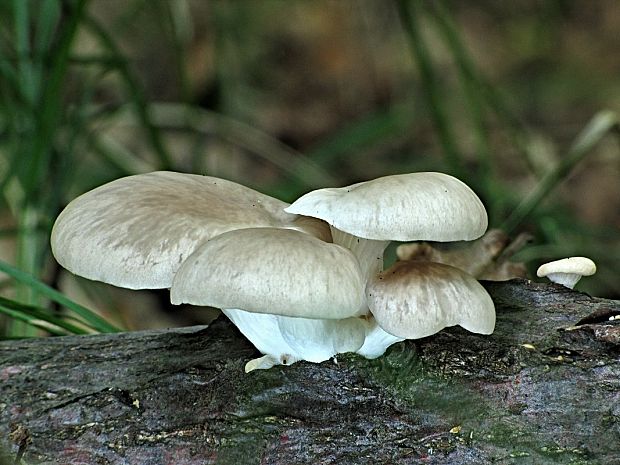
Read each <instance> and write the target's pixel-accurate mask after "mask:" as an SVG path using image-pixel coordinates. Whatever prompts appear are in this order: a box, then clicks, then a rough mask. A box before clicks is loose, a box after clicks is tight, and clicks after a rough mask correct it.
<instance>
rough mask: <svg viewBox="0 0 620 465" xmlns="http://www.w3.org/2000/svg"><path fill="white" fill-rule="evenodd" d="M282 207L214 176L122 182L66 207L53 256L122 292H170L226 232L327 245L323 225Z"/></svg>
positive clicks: (167, 175)
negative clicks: (295, 233)
mask: <svg viewBox="0 0 620 465" xmlns="http://www.w3.org/2000/svg"><path fill="white" fill-rule="evenodd" d="M287 205H288V204H286V203H285V202H282V201H280V200H277V199H274V198H272V197H269V196H267V195H264V194H261V193H260V192H257V191H255V190H252V189H250V188H248V187H245V186H242V185H240V184H237V183H234V182H231V181H227V180H225V179H219V178H215V177H209V176H200V175H194V174H182V173H174V172H165V171H159V172H153V173H148V174H139V175H135V176H128V177H125V178H121V179H117V180H115V181H112V182H109V183H107V184H105V185H103V186H100V187H97V188H96V189H93V190H91V191H89V192H87V193H85V194H83V195H81V196H80V197H78V198H76V199H75V200H73V201H72V202H71V203H69V205H68V206H67V207H66V208H65V209H64V210H63V211H62V212H61V213H60V215H59V216H58V218H57V219H56V222H55V224H54V227H53V229H52V236H51V246H52V253H53V254H54V257H56V260H57V261H58V263H60V264H61V265H62V266H63V267H65V268H66V269H68V270H69V271H71V272H72V273H74V274H77V275H80V276H83V277H85V278H89V279H93V280H97V281H103V282H106V283H108V284H113V285H115V286H119V287H125V288H129V289H158V288H169V287H170V286H171V284H172V278H173V276H174V274H175V273H176V270H177V269H178V267H179V266H180V265H181V263H183V262H184V261H185V259H187V257H189V255H190V254H191V253H192V252H193V251H194V249H195V248H196V247H197V246H198V245H200V244H202V243H203V242H204V241H206V240H208V239H210V238H211V237H214V236H217V235H218V234H221V233H223V232H226V231H231V230H234V229H241V228H248V227H261V226H269V227H284V228H293V229H302V230H307V231H309V232H310V233H312V234H314V235H317V236H318V237H321V238H322V239H324V240H331V238H330V232H329V230H328V228H327V226H326V225H325V224H321V223H322V222H320V221H316V220H314V219H311V218H307V219H303V220H302V221H300V218H299V217H298V216H297V215H291V214H288V213H286V212H284V211H283V209H284V208H285V207H286V206H287ZM309 220H314V221H312V222H310V221H309ZM298 221H300V222H299V223H298Z"/></svg>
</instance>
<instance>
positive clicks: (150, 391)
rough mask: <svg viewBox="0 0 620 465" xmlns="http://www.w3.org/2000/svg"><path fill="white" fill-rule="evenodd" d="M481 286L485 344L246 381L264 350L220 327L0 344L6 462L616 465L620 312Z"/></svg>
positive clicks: (296, 368) (406, 346)
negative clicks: (487, 327) (487, 302)
mask: <svg viewBox="0 0 620 465" xmlns="http://www.w3.org/2000/svg"><path fill="white" fill-rule="evenodd" d="M484 285H485V287H486V288H487V289H488V291H489V292H490V294H491V296H492V297H493V300H494V301H495V303H496V306H497V328H496V331H495V333H494V334H493V335H492V336H480V335H475V334H470V333H467V332H466V331H464V330H461V329H460V328H451V329H448V330H444V331H442V332H441V333H439V334H437V335H435V336H432V337H429V338H425V339H421V340H417V341H407V342H405V343H401V344H397V345H395V346H393V347H392V348H391V350H389V351H388V354H387V355H385V356H383V357H381V358H379V359H376V360H366V359H364V358H361V357H359V356H356V355H351V354H347V355H343V356H339V357H338V359H337V362H334V361H329V362H325V363H322V364H311V363H305V362H302V363H297V364H295V365H292V366H289V367H275V368H272V369H270V370H257V371H254V372H252V373H249V374H245V373H244V372H243V366H244V364H245V362H246V361H247V360H248V359H250V358H252V357H256V356H257V355H258V354H257V353H256V352H255V350H254V349H253V348H252V346H251V345H250V344H249V343H248V342H247V341H245V340H244V338H243V337H242V336H241V335H240V334H239V333H238V332H237V331H236V329H235V328H234V327H233V326H232V325H231V324H230V323H229V322H228V321H227V320H225V319H222V318H220V319H218V320H217V321H216V322H214V323H213V324H212V325H210V326H209V327H191V328H183V329H173V330H166V331H143V332H134V333H123V334H112V335H95V336H75V337H74V336H70V337H59V338H45V339H34V340H22V341H7V342H0V448H1V449H3V450H4V458H3V459H0V463H15V461H16V458H23V461H24V463H27V464H32V463H46V464H53V463H54V464H55V463H59V464H89V465H90V464H132V465H136V464H175V465H189V464H192V465H193V464H235V465H237V464H286V465H289V464H313V465H315V464H412V463H413V464H414V463H424V464H466V463H467V464H491V463H493V464H498V463H499V464H512V463H514V464H545V463H554V464H555V463H567V464H568V463H570V464H610V465H611V464H616V465H617V464H618V463H620V319H614V318H613V317H614V316H617V315H620V302H618V301H611V300H605V299H598V298H593V297H590V296H588V295H585V294H582V293H579V292H574V291H571V290H568V289H565V288H563V287H561V286H557V285H552V284H536V283H532V282H529V281H525V280H515V281H509V282H503V283H493V282H485V283H484ZM610 318H611V319H610ZM3 460H4V462H3Z"/></svg>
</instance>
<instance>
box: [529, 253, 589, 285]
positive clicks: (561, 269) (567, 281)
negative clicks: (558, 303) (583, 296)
mask: <svg viewBox="0 0 620 465" xmlns="http://www.w3.org/2000/svg"><path fill="white" fill-rule="evenodd" d="M594 273H596V265H595V264H594V262H593V261H592V260H590V259H589V258H586V257H569V258H563V259H561V260H555V261H553V262H549V263H545V264H544V265H541V266H540V267H538V270H537V271H536V276H538V277H539V278H543V277H547V279H549V280H550V281H552V282H554V283H557V284H562V285H563V286H566V287H568V288H570V289H572V288H574V287H575V285H576V284H577V282H579V280H580V279H581V277H582V276H591V275H593V274H594Z"/></svg>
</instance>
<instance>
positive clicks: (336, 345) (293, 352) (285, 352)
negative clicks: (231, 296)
mask: <svg viewBox="0 0 620 465" xmlns="http://www.w3.org/2000/svg"><path fill="white" fill-rule="evenodd" d="M222 312H223V313H224V314H225V315H226V316H227V317H228V318H229V319H230V320H231V321H232V322H233V323H234V325H235V326H236V327H237V328H238V329H239V331H241V332H242V333H243V335H244V336H245V337H247V338H248V339H249V340H250V342H251V343H252V344H254V346H255V347H256V348H257V349H258V350H259V351H260V352H261V353H263V354H265V356H264V357H261V358H258V359H255V360H251V361H250V362H248V364H247V365H246V368H245V369H246V372H247V371H252V370H256V369H263V368H271V367H272V366H274V365H292V364H293V363H295V362H298V361H300V360H307V361H309V362H313V363H320V362H324V361H325V360H329V359H330V358H332V357H333V356H334V355H337V354H341V353H345V352H355V351H356V350H358V349H359V348H360V347H362V345H363V344H364V338H365V336H366V334H367V328H366V324H365V320H364V319H363V318H358V317H353V318H344V319H341V320H324V319H313V318H294V317H287V316H281V315H271V314H269V313H253V312H246V311H244V310H240V309H232V308H227V309H222Z"/></svg>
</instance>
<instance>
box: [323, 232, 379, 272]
mask: <svg viewBox="0 0 620 465" xmlns="http://www.w3.org/2000/svg"><path fill="white" fill-rule="evenodd" d="M331 231H332V237H333V239H334V244H338V245H341V246H343V247H346V248H347V249H349V250H350V251H351V252H353V255H355V257H356V258H357V260H358V261H359V264H360V268H361V270H362V276H363V277H364V281H368V279H369V278H370V277H371V276H374V275H376V274H377V273H379V272H380V271H382V270H383V252H384V251H385V249H386V247H387V246H388V245H389V243H390V241H376V240H373V239H364V238H361V237H358V236H354V235H353V234H349V233H346V232H344V231H341V230H339V229H337V228H334V227H333V226H331Z"/></svg>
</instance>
